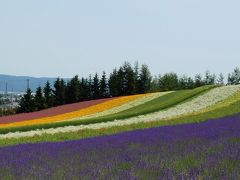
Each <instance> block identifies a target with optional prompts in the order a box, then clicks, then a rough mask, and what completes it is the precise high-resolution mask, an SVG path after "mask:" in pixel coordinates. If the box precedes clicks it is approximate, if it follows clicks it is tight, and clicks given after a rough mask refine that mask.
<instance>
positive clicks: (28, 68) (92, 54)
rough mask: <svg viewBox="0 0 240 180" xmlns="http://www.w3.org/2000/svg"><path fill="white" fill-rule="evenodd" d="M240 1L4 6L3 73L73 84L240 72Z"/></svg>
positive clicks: (12, 2)
mask: <svg viewBox="0 0 240 180" xmlns="http://www.w3.org/2000/svg"><path fill="white" fill-rule="evenodd" d="M239 7H240V1H239V0H227V1H226V0H121V1H119V0H87V1H86V0H84V1H83V0H65V1H64V0H51V1H49V0H41V1H34V0H21V1H19V0H0V74H11V75H28V76H35V77H57V76H60V77H66V78H67V77H72V76H74V75H75V74H78V75H80V76H84V77H86V76H88V75H89V74H90V73H92V74H93V73H95V72H98V73H100V72H102V71H103V70H105V71H106V72H107V73H109V72H110V71H111V70H112V69H113V68H115V67H119V66H120V65H121V64H122V63H123V62H124V61H129V62H131V63H133V62H135V61H139V63H140V64H142V63H146V64H147V65H148V66H149V68H150V69H151V72H152V73H153V74H159V73H160V74H163V73H166V72H176V73H178V74H186V75H194V74H196V73H204V72H205V71H206V70H207V69H208V70H210V71H211V72H214V73H220V72H223V73H224V74H226V73H228V72H231V71H232V70H233V68H234V67H236V66H240V20H239V19H240V11H239Z"/></svg>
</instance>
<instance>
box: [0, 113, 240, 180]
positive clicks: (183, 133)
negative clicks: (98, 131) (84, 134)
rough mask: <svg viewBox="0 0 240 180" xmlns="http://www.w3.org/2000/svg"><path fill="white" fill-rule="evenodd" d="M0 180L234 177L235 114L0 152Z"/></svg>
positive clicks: (237, 150) (238, 160) (238, 163)
mask: <svg viewBox="0 0 240 180" xmlns="http://www.w3.org/2000/svg"><path fill="white" fill-rule="evenodd" d="M0 155H1V156H0V179H178V178H179V179H182V178H183V179H196V178H207V179H208V178H210V179H212V178H213V179H219V178H223V179H224V178H225V179H239V178H240V114H238V115H235V116H233V117H226V118H221V119H218V120H209V121H207V122H203V123H199V124H186V125H178V126H166V127H159V128H152V129H147V130H139V131H132V132H126V133H121V134H117V135H111V136H104V137H96V138H90V139H84V140H79V141H68V142H59V143H40V144H26V145H18V146H12V147H4V148H0Z"/></svg>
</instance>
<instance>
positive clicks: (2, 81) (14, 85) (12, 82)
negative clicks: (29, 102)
mask: <svg viewBox="0 0 240 180" xmlns="http://www.w3.org/2000/svg"><path fill="white" fill-rule="evenodd" d="M27 79H29V82H30V84H29V87H30V88H31V89H32V90H33V91H36V88H37V87H38V86H39V85H40V86H42V87H43V86H44V85H45V83H46V82H47V81H49V82H50V83H51V84H52V83H53V82H54V81H55V80H56V78H48V77H40V78H36V77H30V76H12V75H4V74H0V91H2V92H5V90H6V82H7V86H8V91H12V90H13V91H14V92H25V91H26V88H27Z"/></svg>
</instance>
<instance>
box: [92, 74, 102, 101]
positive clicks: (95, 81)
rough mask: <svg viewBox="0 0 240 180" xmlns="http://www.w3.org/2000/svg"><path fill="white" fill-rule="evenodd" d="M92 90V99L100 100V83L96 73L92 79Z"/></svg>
mask: <svg viewBox="0 0 240 180" xmlns="http://www.w3.org/2000/svg"><path fill="white" fill-rule="evenodd" d="M92 90H93V99H99V98H100V82H99V78H98V74H97V73H96V74H95V76H94V78H93V86H92Z"/></svg>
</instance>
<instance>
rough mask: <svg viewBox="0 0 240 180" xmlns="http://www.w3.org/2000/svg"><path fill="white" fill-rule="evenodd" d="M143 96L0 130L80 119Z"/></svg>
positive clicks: (10, 125) (125, 98) (17, 123)
mask: <svg viewBox="0 0 240 180" xmlns="http://www.w3.org/2000/svg"><path fill="white" fill-rule="evenodd" d="M143 96H145V95H144V94H140V95H132V96H124V97H119V98H117V99H113V100H110V101H107V102H104V103H101V104H97V105H94V106H91V107H88V108H85V109H81V110H79V111H74V112H70V113H64V114H60V115H56V116H51V117H46V118H39V119H33V120H28V121H21V122H14V123H9V124H1V125H0V128H9V127H17V126H30V125H36V124H46V123H52V122H58V121H63V120H67V119H73V118H77V117H82V116H86V115H90V114H94V113H98V112H102V111H105V110H107V109H111V108H114V107H117V106H120V105H122V104H125V103H128V102H129V101H133V100H135V99H138V98H140V97H143Z"/></svg>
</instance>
